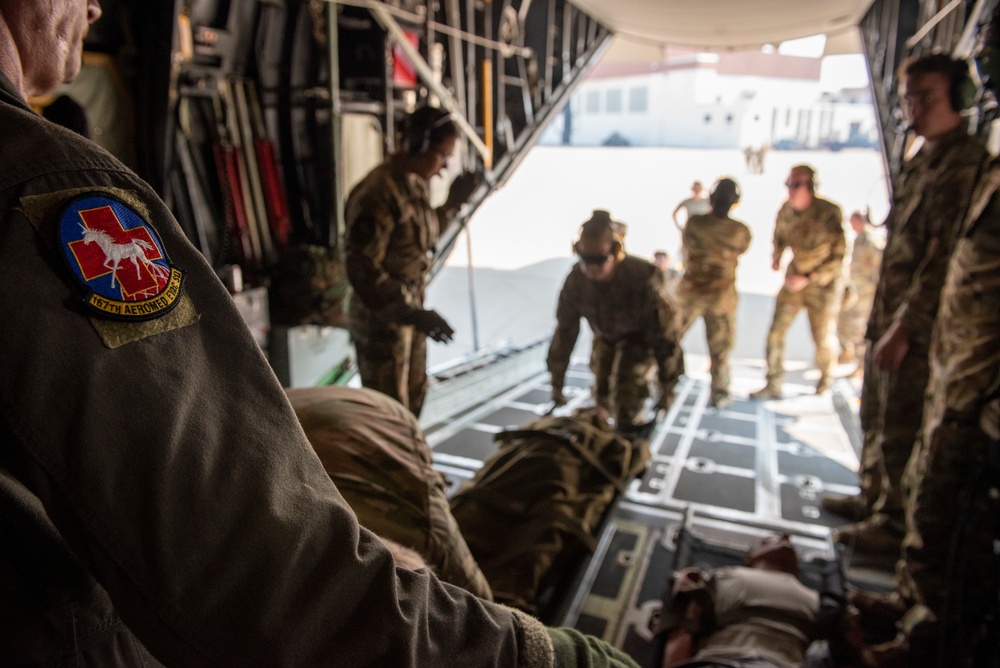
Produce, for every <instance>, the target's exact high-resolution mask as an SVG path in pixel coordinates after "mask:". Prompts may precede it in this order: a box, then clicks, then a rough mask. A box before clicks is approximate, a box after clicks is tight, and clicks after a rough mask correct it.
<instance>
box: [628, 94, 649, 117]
mask: <svg viewBox="0 0 1000 668" xmlns="http://www.w3.org/2000/svg"><path fill="white" fill-rule="evenodd" d="M628 110H629V111H630V112H632V113H633V114H644V113H646V112H647V111H648V110H649V91H648V90H647V89H646V88H632V89H631V90H629V92H628Z"/></svg>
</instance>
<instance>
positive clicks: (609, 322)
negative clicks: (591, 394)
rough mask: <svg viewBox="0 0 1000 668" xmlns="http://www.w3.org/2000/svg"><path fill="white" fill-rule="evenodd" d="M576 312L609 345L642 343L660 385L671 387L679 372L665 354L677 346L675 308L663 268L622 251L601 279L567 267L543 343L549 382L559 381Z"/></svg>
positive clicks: (575, 328)
mask: <svg viewBox="0 0 1000 668" xmlns="http://www.w3.org/2000/svg"><path fill="white" fill-rule="evenodd" d="M581 317H583V318H586V319H587V323H588V324H589V325H590V328H591V330H593V332H594V336H595V337H599V338H601V339H603V340H604V341H605V342H607V343H609V344H611V345H615V344H617V343H618V342H620V341H624V340H626V339H631V340H633V341H640V342H642V343H644V344H645V345H646V346H647V347H648V348H649V350H650V352H651V353H652V355H653V356H654V358H655V359H656V363H657V366H658V367H659V378H660V382H661V384H662V385H663V387H672V385H673V383H674V382H676V380H677V377H678V376H679V375H680V374H681V373H683V369H677V368H676V365H677V362H676V361H674V360H672V359H671V358H672V356H673V355H674V349H675V348H676V347H677V346H678V345H679V341H678V331H677V326H678V325H677V307H676V305H675V304H674V302H673V300H672V299H671V297H670V296H669V295H668V294H667V290H666V278H665V277H664V275H663V272H662V271H660V270H659V269H657V268H656V267H655V266H654V265H652V264H650V263H649V262H646V261H645V260H643V259H641V258H638V257H635V256H632V255H629V256H626V257H625V259H624V260H623V261H622V262H621V263H619V264H618V266H617V267H615V273H614V275H613V276H612V277H611V279H610V280H609V281H605V282H597V281H592V280H590V279H589V278H587V277H586V276H585V275H584V273H583V271H582V270H581V269H580V266H579V265H575V266H574V267H573V269H572V271H570V273H569V276H567V277H566V282H565V283H564V284H563V287H562V292H560V293H559V305H558V306H557V307H556V331H555V334H554V335H553V336H552V343H551V345H550V346H549V354H548V369H549V372H550V373H551V374H552V385H553V386H554V387H559V388H561V387H562V386H563V381H564V379H565V377H566V369H567V368H568V367H569V358H570V355H571V354H572V353H573V347H574V346H575V345H576V338H577V335H578V334H579V333H580V318H581ZM676 357H679V356H676ZM676 357H675V358H674V359H676Z"/></svg>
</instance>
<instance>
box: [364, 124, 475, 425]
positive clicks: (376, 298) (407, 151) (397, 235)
mask: <svg viewBox="0 0 1000 668" xmlns="http://www.w3.org/2000/svg"><path fill="white" fill-rule="evenodd" d="M404 127H405V136H404V139H403V142H402V148H401V149H400V150H399V151H397V152H396V153H394V154H393V155H391V156H389V158H388V159H387V160H386V161H385V162H384V163H382V164H381V165H379V166H378V167H376V168H375V169H374V170H372V171H371V172H370V173H369V174H368V175H367V176H366V177H365V178H364V179H363V180H362V181H361V182H360V183H359V184H358V185H357V186H355V188H354V190H353V191H351V194H350V196H349V197H348V199H347V210H346V224H347V235H346V239H345V266H346V269H347V277H348V280H350V282H351V287H352V288H353V290H354V294H353V296H352V298H351V305H350V330H351V338H352V339H353V340H354V347H355V349H356V351H357V356H358V370H359V371H360V373H361V382H362V384H363V385H364V386H365V387H370V388H372V389H375V390H378V391H379V392H382V393H384V394H387V395H389V396H390V397H392V398H394V399H396V400H397V401H399V402H400V403H401V404H403V405H404V406H406V407H407V408H409V409H410V411H411V412H412V413H413V414H414V415H417V416H419V415H420V409H421V408H422V407H423V403H424V396H425V395H426V393H427V337H428V336H430V337H431V338H432V339H434V340H435V341H439V342H448V341H451V337H452V336H453V335H454V331H453V330H452V328H451V326H450V325H449V324H448V323H447V322H446V321H445V320H444V318H442V317H441V316H440V315H438V313H437V312H436V311H433V310H428V309H425V308H424V289H425V287H426V283H427V272H428V271H429V270H430V267H431V263H432V261H433V259H434V250H435V248H434V247H435V244H436V243H437V241H438V238H439V237H440V236H441V234H442V232H443V231H444V230H445V228H446V227H447V225H448V224H449V223H450V221H451V219H452V216H453V215H454V214H455V212H456V211H457V210H458V208H459V207H460V206H461V205H462V204H463V203H464V202H465V200H466V199H468V196H469V195H470V194H471V193H472V190H473V189H474V188H475V186H476V185H477V183H476V178H475V177H474V176H473V175H472V174H463V175H462V176H459V177H458V178H456V179H455V181H454V182H453V183H452V186H451V191H450V192H449V194H448V200H447V202H445V204H444V205H443V206H441V207H439V208H437V209H435V208H433V207H432V206H431V204H430V200H429V198H428V192H427V185H428V184H427V182H428V181H429V180H430V178H431V177H432V176H434V175H436V174H438V173H440V172H441V170H443V169H444V168H445V166H446V165H447V162H448V157H449V156H450V155H451V154H452V153H453V152H454V150H455V145H456V143H457V140H458V126H457V125H456V124H455V123H454V121H452V120H451V118H450V116H449V114H448V113H447V112H446V111H443V110H441V109H434V108H432V107H424V108H421V109H418V110H417V111H415V112H414V113H413V114H412V116H410V118H409V119H407V123H406V124H405V126H404Z"/></svg>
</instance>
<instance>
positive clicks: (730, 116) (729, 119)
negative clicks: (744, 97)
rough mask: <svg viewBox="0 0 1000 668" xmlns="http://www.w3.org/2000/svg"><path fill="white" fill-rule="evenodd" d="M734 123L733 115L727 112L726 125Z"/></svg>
mask: <svg viewBox="0 0 1000 668" xmlns="http://www.w3.org/2000/svg"><path fill="white" fill-rule="evenodd" d="M732 124H733V115H732V114H726V125H732Z"/></svg>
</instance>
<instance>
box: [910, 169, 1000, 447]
mask: <svg viewBox="0 0 1000 668" xmlns="http://www.w3.org/2000/svg"><path fill="white" fill-rule="evenodd" d="M998 190H1000V160H997V159H994V161H993V165H992V168H991V170H990V172H989V173H988V174H987V175H986V176H985V178H983V179H981V180H980V185H979V187H978V188H977V192H976V194H975V195H974V197H973V200H972V205H971V209H970V212H969V216H968V217H967V218H966V220H967V222H966V223H965V224H964V225H963V227H962V229H960V230H959V231H958V234H957V236H956V239H957V240H956V242H955V248H954V252H953V253H952V256H951V260H950V262H949V264H948V273H947V279H946V282H945V284H944V287H943V289H942V291H941V308H940V312H939V313H938V316H937V322H936V326H935V328H934V337H933V344H932V347H931V383H930V387H929V391H928V393H927V395H928V397H930V400H931V401H932V409H931V410H930V413H929V415H930V417H933V418H936V419H937V420H944V421H950V422H959V423H962V424H965V425H973V426H975V425H979V424H980V420H981V418H982V417H983V414H984V413H983V412H984V409H985V408H986V406H987V403H988V402H991V401H992V402H993V404H994V406H995V405H996V404H997V400H998V399H1000V197H998V196H997V192H998ZM986 412H987V413H989V412H990V411H986ZM982 426H983V427H985V428H987V430H988V432H990V433H991V436H992V437H993V438H996V435H995V432H996V427H995V426H993V427H990V426H989V425H982Z"/></svg>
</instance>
